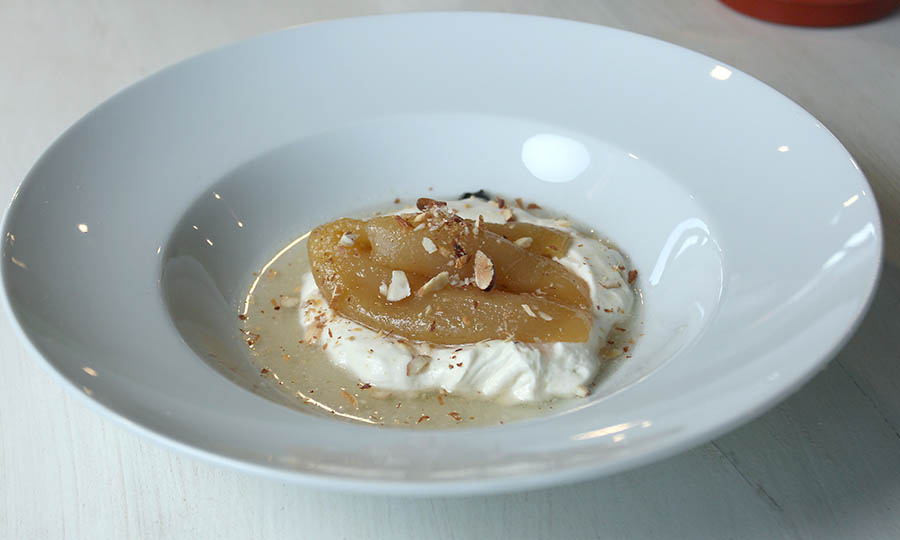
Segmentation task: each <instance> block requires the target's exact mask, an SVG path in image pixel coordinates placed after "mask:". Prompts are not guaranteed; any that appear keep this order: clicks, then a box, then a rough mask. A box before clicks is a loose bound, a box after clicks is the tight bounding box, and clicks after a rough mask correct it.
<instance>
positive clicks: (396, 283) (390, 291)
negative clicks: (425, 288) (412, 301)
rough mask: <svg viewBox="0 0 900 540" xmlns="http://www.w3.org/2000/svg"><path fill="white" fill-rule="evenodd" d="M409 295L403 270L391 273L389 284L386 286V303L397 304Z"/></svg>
mask: <svg viewBox="0 0 900 540" xmlns="http://www.w3.org/2000/svg"><path fill="white" fill-rule="evenodd" d="M409 295H410V291H409V280H408V279H407V278H406V272H404V271H403V270H394V271H392V272H391V284H390V285H388V288H387V294H386V295H385V296H386V297H387V300H388V302H398V301H400V300H403V299H404V298H406V297H408V296H409Z"/></svg>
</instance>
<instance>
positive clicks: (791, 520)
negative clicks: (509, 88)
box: [0, 0, 900, 539]
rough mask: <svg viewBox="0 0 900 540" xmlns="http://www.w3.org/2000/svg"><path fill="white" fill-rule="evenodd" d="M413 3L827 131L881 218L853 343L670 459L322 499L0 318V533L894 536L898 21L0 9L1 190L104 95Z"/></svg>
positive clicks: (439, 4)
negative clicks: (882, 246) (601, 54)
mask: <svg viewBox="0 0 900 540" xmlns="http://www.w3.org/2000/svg"><path fill="white" fill-rule="evenodd" d="M421 9H444V10H450V9H491V10H495V11H518V12H527V13H535V14H543V15H550V16H555V17H566V18H572V19H579V20H583V21H589V22H594V23H599V24H605V25H609V26H614V27H618V28H624V29H627V30H632V31H636V32H640V33H643V34H648V35H651V36H655V37H658V38H661V39H664V40H668V41H671V42H674V43H677V44H680V45H684V46H686V47H689V48H692V49H695V50H698V51H701V52H703V53H706V54H709V55H711V56H714V57H716V58H719V59H721V60H723V61H725V62H728V63H730V64H733V65H735V66H737V67H738V68H740V69H743V70H745V71H747V72H749V73H750V74H752V75H755V76H756V77H758V78H760V79H762V80H763V81H766V82H768V83H770V84H771V85H772V86H774V87H775V88H777V89H778V90H780V91H782V92H784V93H785V94H787V95H788V96H789V97H791V98H793V99H794V100H796V101H797V102H799V103H800V104H801V105H802V106H804V107H806V108H807V109H808V110H809V111H811V112H812V113H813V114H814V115H815V116H817V117H818V118H819V119H821V120H822V121H824V122H825V124H826V125H827V126H828V127H830V128H831V129H832V130H833V131H834V132H835V134H836V135H837V136H838V137H839V138H840V139H841V140H842V141H843V142H844V144H845V145H846V146H847V147H848V148H849V149H850V151H851V152H852V153H853V155H854V156H855V157H856V159H857V161H858V162H859V164H860V165H861V166H862V168H863V170H864V171H865V173H866V175H867V176H868V177H869V180H870V182H871V183H872V184H873V187H874V189H875V193H876V195H877V197H878V200H879V203H880V206H881V210H882V214H883V216H884V218H885V228H886V234H887V259H888V262H887V266H886V267H885V270H884V274H883V278H882V283H881V285H880V288H879V290H878V293H877V297H876V299H875V303H874V306H873V308H872V311H871V312H870V313H869V315H868V317H867V318H866V320H865V321H864V322H863V324H862V326H861V327H860V329H859V331H858V332H857V334H856V337H855V338H854V339H853V340H852V341H851V343H850V344H849V345H848V346H847V347H846V348H845V349H844V351H843V352H842V353H841V354H840V355H839V356H838V358H837V359H836V360H835V361H834V362H832V363H831V365H830V366H829V367H828V368H827V369H825V370H824V371H823V372H822V373H820V374H819V375H818V376H817V377H816V378H815V379H813V381H812V382H810V383H809V384H808V385H807V386H806V387H805V388H803V389H802V390H801V391H800V392H798V393H797V394H796V395H794V396H793V397H791V398H789V399H788V400H787V401H785V402H784V403H782V404H781V405H779V406H778V407H776V408H775V409H774V410H772V411H770V412H769V413H767V414H765V415H764V416H762V417H761V418H759V419H758V420H756V421H754V422H752V423H750V424H748V425H746V426H744V427H742V428H740V429H738V430H736V431H734V432H732V433H730V434H728V435H726V436H724V437H721V438H719V439H718V440H716V441H714V442H712V443H709V444H706V445H703V446H701V447H699V448H697V449H694V450H692V451H689V452H686V453H684V454H681V455H679V456H676V457H674V458H671V459H669V460H666V461H664V462H661V463H657V464H655V465H651V466H648V467H644V468H642V469H639V470H635V471H632V472H628V473H625V474H620V475H617V476H614V477H611V478H606V479H602V480H598V481H593V482H589V483H584V484H581V485H575V486H568V487H560V488H556V489H549V490H543V491H537V492H530V493H522V494H515V495H507V496H493V497H472V498H459V499H398V498H383V497H371V496H358V495H348V494H340V493H323V492H316V491H311V490H309V489H306V488H303V487H297V486H293V485H283V484H279V483H276V482H272V481H268V480H263V479H259V478H255V477H248V476H244V475H241V474H238V473H235V472H232V471H228V470H224V469H220V468H217V467H214V466H212V465H208V464H206V463H200V462H197V461H194V460H192V459H189V458H185V457H181V456H178V455H175V454H173V453H172V452H169V451H168V450H165V449H162V448H160V447H157V446H155V445H154V444H151V443H150V442H148V441H145V440H143V439H140V438H138V437H137V436H135V435H133V434H131V433H129V432H126V431H124V430H123V429H121V428H119V427H118V426H115V425H113V424H111V423H109V422H107V421H104V420H102V419H100V418H99V417H98V416H97V415H96V414H94V413H93V412H91V411H89V410H87V409H86V408H85V407H84V406H83V405H81V404H79V403H76V402H75V401H73V400H72V399H71V398H69V397H68V396H67V395H66V394H65V393H64V392H63V390H62V389H61V388H59V387H58V386H57V385H56V384H54V383H53V382H52V381H51V380H50V378H49V377H48V376H47V374H46V373H44V372H43V371H42V370H41V369H40V368H39V367H38V366H37V364H36V363H34V362H33V361H31V360H29V359H28V358H26V356H25V354H24V350H23V348H22V347H21V346H20V345H19V344H18V343H17V342H16V339H15V337H14V335H13V332H12V330H11V327H10V323H9V322H8V321H7V320H6V319H5V318H0V538H4V539H6V538H9V539H30V538H53V539H57V538H91V539H94V538H116V539H125V538H206V537H209V538H285V537H291V536H298V537H303V538H323V539H325V538H349V539H362V538H422V537H427V538H501V537H509V538H523V539H524V538H566V539H569V538H572V539H574V538H623V537H627V538H707V537H708V538H765V539H771V538H817V539H819V538H900V267H898V265H900V14H895V15H894V16H893V17H890V18H888V19H886V20H882V21H880V22H877V23H873V24H869V25H864V26H858V27H851V28H843V29H831V30H821V29H799V28H791V27H785V26H777V25H771V24H766V23H762V22H758V21H756V20H754V19H750V18H747V17H744V16H742V15H739V14H737V13H735V12H732V11H730V10H729V9H728V8H726V7H724V6H722V5H721V4H719V3H718V2H716V1H715V0H682V1H672V0H653V1H635V0H616V1H605V2H604V1H601V0H590V1H585V0H557V1H550V0H547V1H542V0H523V1H520V2H513V1H511V0H508V1H507V0H490V1H466V0H455V1H452V0H447V1H427V0H421V1H413V0H407V1H404V0H383V1H380V2H375V1H370V2H365V1H360V0H342V1H329V0H316V1H306V2H303V1H296V0H293V1H292V0H283V1H278V2H269V3H268V5H263V4H262V3H256V2H243V1H238V0H230V1H220V2H208V1H206V2H204V1H200V0H181V1H178V0H164V1H153V2H140V1H139V0H128V1H120V0H91V1H85V2H55V1H53V0H40V1H28V0H0V199H2V200H3V201H7V200H9V198H10V197H11V195H12V193H13V190H14V189H15V187H16V185H17V184H18V183H19V182H20V181H21V179H22V178H23V177H24V175H25V174H26V172H27V171H28V169H29V168H30V167H31V165H32V163H33V162H34V161H35V159H36V158H37V157H38V156H39V155H40V154H41V153H42V152H43V151H44V149H45V148H46V147H47V145H48V144H49V143H50V142H51V141H52V140H53V139H54V138H55V137H56V136H57V135H58V134H59V133H61V132H62V131H63V130H64V129H65V128H66V127H68V126H69V125H70V124H71V123H72V122H73V121H75V120H76V119H77V118H79V117H80V116H82V115H83V114H84V113H85V112H87V111H88V110H90V109H91V108H92V107H93V106H95V105H96V104H98V103H99V102H100V101H102V100H103V99H105V98H107V97H109V96H110V95H112V94H113V93H114V92H116V91H117V90H119V89H120V88H122V87H123V86H124V85H127V84H129V83H131V82H133V81H136V80H137V79H139V78H141V77H143V76H145V75H147V74H150V73H152V72H154V71H156V70H157V69H159V68H161V67H163V66H165V65H167V64H170V63H173V62H176V61H178V60H181V59H183V58H185V57H188V56H191V55H193V54H196V53H199V52H201V51H204V50H207V49H209V48H212V47H216V46H218V45H221V44H224V43H227V42H231V41H234V40H237V39H241V38H244V37H247V36H252V35H254V34H258V33H261V32H266V31H270V30H274V29H277V28H281V27H285V26H289V25H295V24H299V23H305V22H309V21H314V20H321V19H328V18H335V17H345V16H351V15H360V14H370V13H379V12H396V11H409V10H421Z"/></svg>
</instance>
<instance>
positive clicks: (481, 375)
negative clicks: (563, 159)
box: [300, 199, 634, 403]
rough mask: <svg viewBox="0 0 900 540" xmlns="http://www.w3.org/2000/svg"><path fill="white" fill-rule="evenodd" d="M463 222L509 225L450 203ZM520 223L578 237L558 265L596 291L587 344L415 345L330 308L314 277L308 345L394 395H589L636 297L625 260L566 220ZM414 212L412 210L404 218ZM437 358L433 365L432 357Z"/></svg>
mask: <svg viewBox="0 0 900 540" xmlns="http://www.w3.org/2000/svg"><path fill="white" fill-rule="evenodd" d="M448 206H449V207H450V208H451V209H453V210H456V211H458V213H459V215H460V216H462V217H464V218H469V219H477V218H478V216H479V215H481V216H483V218H484V220H485V221H487V222H493V223H503V222H505V221H506V220H505V218H504V216H503V210H501V209H500V208H498V207H497V206H496V204H495V203H488V202H485V201H481V200H479V199H466V200H464V201H454V202H449V203H448ZM511 210H512V213H513V214H514V215H515V219H516V220H517V221H523V222H528V223H534V224H537V225H543V226H546V227H554V228H557V229H562V230H565V231H568V232H570V233H572V234H573V236H574V238H573V240H572V242H571V244H570V247H569V251H568V253H566V256H565V257H562V258H559V259H557V260H558V261H559V262H560V263H561V264H562V265H564V266H565V267H566V268H568V269H569V270H571V271H572V272H574V273H575V274H577V275H578V276H580V277H581V278H582V279H584V280H585V282H587V284H588V285H589V286H590V293H591V299H592V303H593V309H592V312H593V316H594V320H593V327H592V329H591V337H590V339H589V340H588V342H586V343H548V344H540V345H531V344H525V343H518V342H513V341H503V340H492V341H485V342H481V343H476V344H472V345H462V346H458V347H444V346H434V345H429V344H421V343H411V342H407V341H406V340H402V339H396V338H394V337H391V336H387V337H386V336H384V335H383V334H381V333H378V332H375V331H372V330H370V329H368V328H364V327H361V326H360V325H358V324H356V323H355V322H353V321H350V320H348V319H345V318H343V317H341V316H339V315H337V314H336V313H334V312H333V311H331V309H329V308H328V305H327V303H326V302H325V299H324V298H322V295H321V294H320V293H319V289H318V288H317V287H316V283H315V280H314V279H313V277H312V274H311V273H310V272H307V273H306V274H305V275H304V276H303V278H302V284H301V293H300V294H301V302H302V303H303V305H302V306H301V309H300V324H301V326H302V327H303V329H304V331H305V333H306V336H307V339H311V340H313V341H316V342H317V343H318V344H320V345H322V346H326V345H327V347H326V348H325V351H326V353H327V354H328V357H329V358H330V359H331V361H332V362H334V363H335V364H336V365H338V366H340V367H342V368H344V369H346V370H348V371H349V372H351V373H352V374H354V375H355V376H356V377H358V378H359V380H360V381H361V382H364V383H369V384H371V385H372V386H374V387H376V388H380V389H384V390H391V391H427V390H440V389H442V388H443V389H444V390H445V391H447V392H450V393H459V394H462V395H473V396H483V397H487V398H491V399H496V400H498V401H500V402H503V403H523V402H534V401H545V400H547V399H550V398H554V397H574V396H583V395H585V391H586V389H587V387H588V386H589V385H590V384H591V382H592V381H593V380H594V378H595V377H596V375H597V372H598V370H599V369H600V366H601V365H602V363H603V361H604V360H603V358H602V357H601V352H602V349H604V347H605V346H606V342H607V340H608V339H609V338H608V337H607V336H608V335H609V333H610V332H617V330H614V328H613V327H614V326H618V327H620V328H621V327H622V323H623V322H624V321H625V320H626V319H628V318H629V317H630V315H631V312H632V308H633V304H634V295H633V293H632V290H631V287H630V286H629V285H628V283H627V277H626V276H627V270H624V268H625V261H624V258H623V257H622V255H621V254H620V253H619V252H617V251H615V250H613V249H610V248H609V247H607V246H605V245H603V244H602V243H600V242H598V241H597V240H595V239H592V238H588V237H585V236H583V235H581V234H579V233H577V232H576V231H575V230H573V229H572V228H571V227H570V226H569V224H568V222H566V221H565V220H553V219H544V218H539V217H537V216H535V215H533V214H532V213H530V212H526V211H525V210H521V209H519V208H512V209H511ZM407 211H408V212H413V211H415V210H414V209H405V210H403V211H401V212H407ZM429 358H430V361H428V359H429Z"/></svg>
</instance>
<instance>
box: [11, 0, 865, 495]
mask: <svg viewBox="0 0 900 540" xmlns="http://www.w3.org/2000/svg"><path fill="white" fill-rule="evenodd" d="M429 187H433V188H434V191H431V192H429V191H427V190H428V188H429ZM482 187H483V188H487V189H489V190H492V191H495V192H499V193H502V194H507V195H510V196H521V197H524V198H526V199H530V200H536V201H539V202H540V203H541V204H542V205H544V206H546V207H548V208H553V209H557V210H560V211H562V212H565V213H567V214H569V215H571V216H572V217H574V218H576V219H577V220H579V221H581V222H584V223H587V224H589V225H591V226H593V227H596V228H597V229H598V230H599V231H601V232H602V233H603V234H605V235H607V236H609V237H611V238H612V239H614V240H615V241H616V242H618V243H619V244H620V245H621V246H622V247H623V249H624V250H625V251H626V252H627V253H628V254H629V255H630V256H631V258H632V260H633V261H634V263H635V264H636V266H637V267H638V268H639V269H640V270H641V276H640V278H639V282H638V285H639V287H640V290H641V291H642V295H643V300H644V311H643V324H644V327H643V332H644V333H645V334H646V335H645V336H644V337H643V339H642V340H641V341H640V342H639V344H638V346H637V347H636V348H635V350H634V356H633V358H631V359H629V360H628V362H626V363H625V364H623V365H622V366H621V367H620V368H619V369H618V370H616V371H615V372H614V373H612V374H611V375H610V376H609V377H608V378H606V379H604V380H603V381H602V382H601V384H600V387H599V388H598V391H597V392H596V393H595V395H593V396H591V397H590V398H589V399H587V400H585V401H584V403H583V405H581V406H580V407H578V408H576V409H574V410H569V411H565V412H561V413H557V414H555V415H553V416H549V417H543V418H536V419H533V420H528V421H522V422H519V423H514V424H508V425H505V426H497V427H487V428H477V429H460V430H451V431H413V430H399V429H378V428H371V427H368V426H359V425H350V424H347V423H342V422H337V421H330V420H327V419H321V418H316V417H313V416H309V415H305V414H303V413H300V412H297V411H295V410H291V409H289V408H287V407H283V406H281V405H279V404H276V403H275V402H273V401H270V400H267V399H264V398H262V397H260V396H258V395H256V394H255V393H253V392H251V391H248V390H247V387H249V386H250V385H251V384H252V383H250V382H248V381H250V380H251V379H249V378H248V377H250V376H251V375H252V374H251V373H249V371H247V370H249V369H250V368H249V365H248V364H247V362H246V356H245V354H246V351H245V350H244V348H243V347H241V346H240V344H239V342H238V336H237V331H236V320H235V318H234V314H235V313H236V308H235V306H236V304H237V301H238V299H239V298H240V297H241V295H242V294H243V292H244V289H245V287H246V286H247V283H248V281H249V279H250V275H249V273H250V271H251V270H253V269H254V267H255V266H256V265H257V264H258V263H259V262H261V261H262V260H264V258H265V257H266V256H267V255H269V254H271V253H272V252H273V251H274V250H275V249H277V248H278V247H279V246H280V245H283V243H284V242H286V241H287V240H289V239H290V238H292V237H294V236H295V235H297V234H298V233H300V232H302V231H304V230H306V229H307V228H309V227H311V226H313V225H315V224H318V223H320V222H323V221H326V220H330V219H333V218H335V217H338V216H341V215H344V214H348V213H354V212H358V211H360V210H362V209H365V208H372V207H373V206H376V205H378V204H379V203H381V204H386V203H389V202H390V201H391V200H392V199H393V198H394V197H395V196H399V197H403V198H413V197H416V196H419V195H422V194H424V193H429V194H431V195H434V196H439V197H446V196H452V195H456V194H458V193H460V192H462V191H465V190H472V189H478V188H482ZM238 222H240V224H239V223H238ZM194 225H196V226H197V228H196V229H194V227H193V226H194ZM881 234H882V233H881V226H880V223H879V218H878V213H877V209H876V206H875V201H874V199H873V198H872V195H871V191H870V189H869V187H868V185H867V184H866V181H865V179H864V177H863V175H862V174H861V173H860V171H859V169H858V168H857V167H856V165H855V163H854V162H853V159H852V158H851V157H850V156H849V155H848V153H847V152H846V150H845V149H844V148H843V147H842V146H841V144H840V143H839V142H838V141H837V140H836V139H835V138H834V137H833V136H832V135H831V134H830V133H829V132H828V130H827V129H825V128H824V127H823V126H822V125H821V124H820V123H818V122H817V121H816V120H815V119H814V118H813V117H811V116H810V115H809V114H807V113H806V112H805V111H804V110H803V109H801V108H800V107H798V106H797V105H796V104H794V103H792V102H791V101H790V100H788V99H786V98H785V97H784V96H782V95H781V94H779V93H777V92H775V91H774V90H772V89H771V88H768V87H767V86H765V85H764V84H762V83H760V82H759V81H757V80H755V79H753V78H752V77H749V76H748V75H746V74H744V73H741V72H740V71H737V70H735V69H734V68H731V67H729V66H726V65H724V64H722V63H721V62H718V61H716V60H713V59H710V58H708V57H705V56H702V55H699V54H696V53H693V52H691V51H687V50H685V49H681V48H679V47H676V46H673V45H670V44H667V43H663V42H660V41H656V40H653V39H649V38H646V37H642V36H638V35H634V34H630V33H627V32H621V31H617V30H611V29H609V28H603V27H598V26H592V25H587V24H580V23H574V22H568V21H562V20H553V19H544V18H535V17H526V16H513V15H497V14H471V13H454V14H415V15H398V16H385V17H373V18H360V19H350V20H342V21H335V22H328V23H322V24H315V25H311V26H304V27H300V28H294V29H290V30H285V31H282V32H278V33H275V34H271V35H266V36H262V37H258V38H255V39H251V40H248V41H244V42H241V43H238V44H235V45H231V46H228V47H225V48H223V49H219V50H217V51H213V52H211V53H208V54H204V55H201V56H199V57H196V58H193V59H191V60H188V61H185V62H182V63H180V64H178V65H175V66H173V67H170V68H168V69H166V70H163V71H162V72H160V73H158V74H156V75H154V76H152V77H149V78H147V79H145V80H143V81H141V82H140V83H138V84H136V85H134V86H132V87H130V88H128V89H126V90H124V91H123V92H121V93H119V94H118V95H116V96H115V97H113V98H111V99H110V100H109V101H107V102H106V103H104V104H103V105H101V106H100V107H98V108H97V109H95V110H94V111H93V112H91V113H90V114H88V115H87V116H86V117H85V118H84V119H82V120H81V121H79V122H78V123H77V124H75V125H74V126H73V127H72V128H71V129H69V130H68V131H67V132H66V133H65V134H64V135H62V136H61V137H60V139H59V140H58V141H56V143H55V144H54V145H53V146H52V147H51V148H50V149H49V150H48V151H47V152H46V154H45V155H44V156H43V157H42V158H41V159H40V161H39V162H38V163H37V164H36V165H35V167H34V169H33V170H32V171H31V173H30V174H29V175H28V178H26V180H25V181H24V182H23V183H22V185H21V187H20V189H19V190H18V192H17V194H16V196H15V198H14V200H13V202H12V205H11V207H10V209H9V211H8V212H7V214H6V218H5V222H4V235H5V236H4V243H3V252H2V276H3V286H4V287H3V288H4V291H5V295H4V296H5V301H6V304H7V308H8V309H9V311H10V313H11V314H12V317H13V319H14V320H15V321H16V323H17V325H18V328H19V329H20V330H21V333H22V337H23V339H24V340H25V341H26V342H27V343H29V344H30V345H31V346H32V347H33V352H34V353H35V356H36V357H37V358H39V359H41V361H42V362H43V363H44V364H45V365H46V366H47V367H48V368H49V369H50V370H51V371H52V372H53V373H54V374H56V375H58V378H59V380H60V381H62V382H63V384H64V385H65V386H67V387H69V388H71V389H73V390H75V391H76V393H77V394H79V395H81V396H83V397H84V398H85V399H86V400H87V401H88V402H89V403H91V404H93V405H96V408H97V410H100V411H102V412H103V413H104V414H106V415H107V416H109V417H111V418H114V419H117V420H119V421H120V422H122V423H123V424H125V425H127V426H128V427H130V428H132V429H135V430H136V431H138V432H141V433H143V434H145V435H147V436H149V437H150V438H152V439H153V440H156V441H159V442H161V443H164V444H167V445H169V446H172V447H175V448H178V449H180V450H183V451H185V452H187V453H189V454H191V455H195V456H200V457H204V458H206V459H209V460H212V461H215V462H217V463H221V464H226V465H229V466H232V467H235V468H237V469H240V470H245V471H252V472H256V473H261V474H265V475H268V476H272V477H275V478H278V479H281V480H292V481H294V480H296V481H301V482H305V483H308V484H310V485H316V486H330V487H341V488H352V489H359V490H365V491H376V492H386V493H416V494H426V493H428V494H451V493H465V492H488V491H501V490H513V489H522V488H528V487H534V486H543V485H549V484H553V483H559V482H565V481H573V480H578V479H585V478H589V477H594V476H598V475H602V474H609V473H612V472H615V471H620V470H623V469H626V468H629V467H634V466H637V465H640V464H642V463H647V462H649V461H652V460H656V459H660V458H662V457H665V456H668V455H671V454H673V453H675V452H678V451H680V450H683V449H685V448H688V447H690V446H692V445H695V444H698V443H700V442H703V441H705V440H708V439H710V438H712V437H713V436H715V435H716V434H719V433H721V432H723V431H725V430H726V429H729V428H732V427H734V426H736V425H737V424H739V423H740V422H743V421H745V420H747V419H749V418H751V417H753V416H754V415H757V414H759V413H760V412H762V411H763V410H765V409H766V408H768V407H770V406H772V405H773V404H774V403H775V402H777V401H778V400H779V399H781V398H783V397H784V396H786V395H787V394H788V393H790V392H791V391H793V390H794V389H796V388H797V387H798V386H799V385H801V384H802V383H803V382H804V381H805V380H807V379H808V378H809V377H810V376H811V375H812V374H813V373H814V372H815V371H816V370H817V369H818V368H820V367H821V366H822V365H823V364H824V363H825V362H826V361H827V360H828V359H829V358H830V356H831V355H833V354H834V353H835V352H836V351H837V349H838V348H840V346H841V345H842V344H843V343H844V342H845V340H846V339H847V337H848V335H849V334H850V333H851V332H852V330H853V328H854V325H855V323H856V322H857V321H858V320H859V319H860V316H861V315H862V313H863V312H864V310H865V308H866V306H867V303H868V301H869V299H870V297H871V294H872V291H873V289H874V284H875V281H876V278H877V274H878V270H879V267H880V260H881ZM209 351H218V353H219V354H217V357H216V358H215V359H212V358H211V357H209V355H208V354H206V353H207V352H209ZM235 383H238V384H235Z"/></svg>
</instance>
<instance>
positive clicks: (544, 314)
mask: <svg viewBox="0 0 900 540" xmlns="http://www.w3.org/2000/svg"><path fill="white" fill-rule="evenodd" d="M538 317H540V318H542V319H544V320H545V321H552V320H553V317H551V316H550V315H547V314H546V313H544V312H543V311H538Z"/></svg>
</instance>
